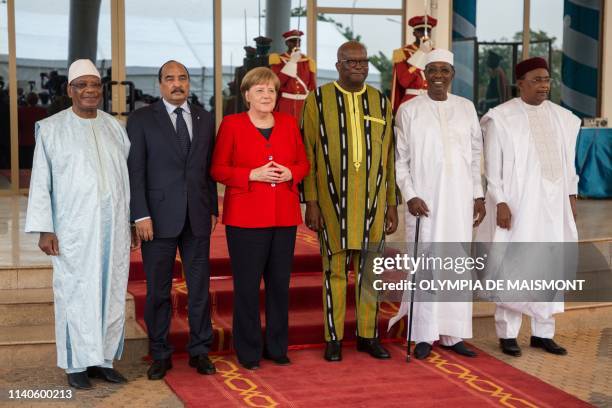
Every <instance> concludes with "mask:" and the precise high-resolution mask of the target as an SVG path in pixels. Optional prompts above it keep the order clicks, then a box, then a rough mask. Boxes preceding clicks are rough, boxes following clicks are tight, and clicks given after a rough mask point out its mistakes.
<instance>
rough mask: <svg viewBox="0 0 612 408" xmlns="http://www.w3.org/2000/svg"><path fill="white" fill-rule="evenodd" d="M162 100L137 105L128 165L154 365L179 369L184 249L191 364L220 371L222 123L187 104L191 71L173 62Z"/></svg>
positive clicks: (162, 83)
mask: <svg viewBox="0 0 612 408" xmlns="http://www.w3.org/2000/svg"><path fill="white" fill-rule="evenodd" d="M158 76H159V89H160V93H161V95H162V99H161V100H160V101H159V102H156V103H154V104H152V105H149V106H146V107H144V108H141V109H138V110H136V111H135V112H134V113H132V114H131V115H130V117H129V119H128V122H127V131H128V135H129V137H130V141H131V143H132V146H131V149H130V156H129V159H128V167H129V173H130V186H131V204H130V207H131V208H130V209H131V219H132V221H133V222H135V224H136V232H137V233H138V235H139V236H140V238H141V239H142V241H143V242H142V258H143V262H144V269H145V274H146V276H147V299H146V305H145V322H146V324H147V331H148V335H149V353H150V355H151V357H152V358H153V364H152V365H151V367H150V368H149V370H148V372H147V375H148V377H149V379H151V380H159V379H162V378H163V377H164V376H165V375H166V371H168V370H169V369H171V368H172V361H171V358H170V357H171V355H172V351H173V349H172V346H171V345H170V344H169V343H168V331H169V328H170V317H171V315H172V305H171V302H170V289H171V287H172V269H173V265H174V259H175V256H176V250H177V247H178V249H179V251H180V254H181V259H182V261H183V269H184V271H185V279H186V281H187V291H188V308H187V311H188V317H189V332H190V336H189V344H188V347H187V349H188V351H189V355H190V358H189V365H190V366H192V367H195V368H196V369H197V371H198V372H199V373H200V374H214V373H215V366H214V365H213V363H212V362H211V361H210V359H209V358H208V351H209V349H210V345H211V343H212V340H213V332H212V324H211V320H210V308H209V297H208V289H209V278H210V271H209V251H210V234H211V232H212V231H213V230H214V228H215V226H216V223H217V215H218V208H217V187H216V183H215V182H214V181H213V180H212V179H211V178H210V176H209V167H210V157H211V152H212V150H213V143H214V134H215V124H214V120H213V117H212V115H211V114H210V113H208V112H206V111H205V110H203V109H202V108H200V107H198V106H195V105H191V104H189V103H188V102H187V96H188V95H189V72H187V69H186V68H185V66H184V65H183V64H181V63H179V62H177V61H173V60H170V61H168V62H166V63H165V64H164V65H162V66H161V68H160V69H159V75H158Z"/></svg>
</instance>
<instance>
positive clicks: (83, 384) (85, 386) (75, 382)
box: [66, 371, 93, 390]
mask: <svg viewBox="0 0 612 408" xmlns="http://www.w3.org/2000/svg"><path fill="white" fill-rule="evenodd" d="M66 376H68V385H70V386H71V387H72V388H76V389H77V390H91V389H92V388H93V386H92V385H91V383H90V382H89V378H88V377H87V371H81V372H80V373H72V374H66Z"/></svg>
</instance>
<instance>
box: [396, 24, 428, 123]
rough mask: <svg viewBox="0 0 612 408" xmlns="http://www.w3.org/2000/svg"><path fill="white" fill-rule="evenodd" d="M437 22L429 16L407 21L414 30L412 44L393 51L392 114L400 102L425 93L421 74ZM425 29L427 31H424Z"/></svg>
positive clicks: (423, 77)
mask: <svg viewBox="0 0 612 408" xmlns="http://www.w3.org/2000/svg"><path fill="white" fill-rule="evenodd" d="M436 24H438V20H436V19H435V18H433V17H431V16H427V18H425V16H415V17H412V18H411V19H410V20H408V25H409V26H410V27H412V28H413V29H414V31H413V35H414V38H415V41H414V43H412V44H408V45H406V46H405V47H402V48H398V49H396V50H394V51H393V85H392V88H391V103H392V104H393V113H395V112H396V111H397V108H398V107H399V106H400V104H401V103H402V102H405V101H407V100H410V99H412V98H414V97H415V96H417V95H420V94H422V93H425V91H426V90H427V81H426V80H425V74H424V73H423V71H422V70H423V69H424V68H425V67H424V66H421V64H422V63H423V62H424V61H425V54H427V53H428V52H429V51H431V49H432V46H431V41H430V40H429V37H430V33H431V29H432V28H434V27H435V26H436ZM426 29H427V30H426Z"/></svg>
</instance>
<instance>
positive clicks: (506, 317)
mask: <svg viewBox="0 0 612 408" xmlns="http://www.w3.org/2000/svg"><path fill="white" fill-rule="evenodd" d="M515 71H516V78H518V81H517V84H518V86H519V89H520V91H521V96H520V97H519V98H514V99H512V100H510V101H508V102H506V103H504V104H502V105H499V106H497V107H495V108H493V109H491V110H489V112H488V113H487V114H486V115H485V116H484V117H483V118H482V120H481V126H482V130H483V133H484V138H485V165H486V178H487V199H486V201H487V211H489V213H490V214H491V215H492V217H488V219H487V220H485V222H484V223H483V224H482V225H481V226H480V227H479V229H478V233H477V240H478V241H485V242H494V243H532V242H540V243H543V242H548V243H552V242H565V243H567V242H576V241H577V239H578V233H577V230H576V222H575V211H576V207H575V206H576V193H577V187H578V176H577V175H576V170H575V166H574V157H575V147H576V137H577V135H578V131H579V130H580V119H578V117H576V116H575V115H574V114H572V113H571V112H570V111H569V110H567V109H565V108H562V107H561V106H559V105H556V104H554V103H552V102H550V101H549V100H547V98H548V93H549V91H550V74H549V70H548V64H547V62H546V60H544V59H542V58H531V59H528V60H525V61H522V62H521V63H519V64H517V66H516V68H515ZM515 245H516V244H515ZM534 246H537V244H536V245H534ZM502 266H504V265H502ZM565 267H566V268H568V267H570V266H569V265H567V262H566V265H565ZM561 268H563V265H561ZM502 270H503V272H502V274H503V275H504V276H500V278H505V279H509V278H511V276H510V275H511V274H512V275H517V274H520V272H519V271H513V270H512V266H508V265H506V266H505V267H503V268H502ZM557 273H558V276H557V279H563V276H562V275H563V273H562V272H561V270H558V271H557ZM528 278H529V277H528ZM561 312H563V302H558V301H554V302H503V303H498V304H497V308H496V312H495V327H496V331H497V336H498V337H499V339H500V346H501V349H502V351H503V352H504V353H506V354H509V355H512V356H520V355H521V349H520V347H519V346H518V343H517V342H516V338H517V336H518V333H519V330H520V327H521V322H522V314H523V313H524V314H527V315H529V316H531V331H532V337H531V346H532V347H540V348H542V349H544V350H546V351H548V352H550V353H553V354H560V355H563V354H566V350H565V349H564V348H563V347H560V346H559V345H557V344H556V343H555V342H554V341H553V340H552V338H553V336H554V333H555V320H554V317H553V314H555V313H561Z"/></svg>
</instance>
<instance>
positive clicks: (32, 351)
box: [0, 320, 148, 368]
mask: <svg viewBox="0 0 612 408" xmlns="http://www.w3.org/2000/svg"><path fill="white" fill-rule="evenodd" d="M125 329H126V330H125V346H124V350H123V357H122V360H128V361H132V362H136V361H139V360H141V359H142V358H143V357H145V356H146V354H147V344H148V343H147V335H146V333H145V332H144V331H143V330H142V328H141V327H140V326H139V325H138V323H137V322H136V321H135V320H128V321H127V322H126V328H125ZM56 365H57V354H56V349H55V329H54V326H53V324H44V325H33V326H30V325H28V326H17V327H11V329H10V330H6V329H5V328H3V329H2V330H0V367H3V368H11V367H44V366H53V367H55V366H56Z"/></svg>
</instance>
